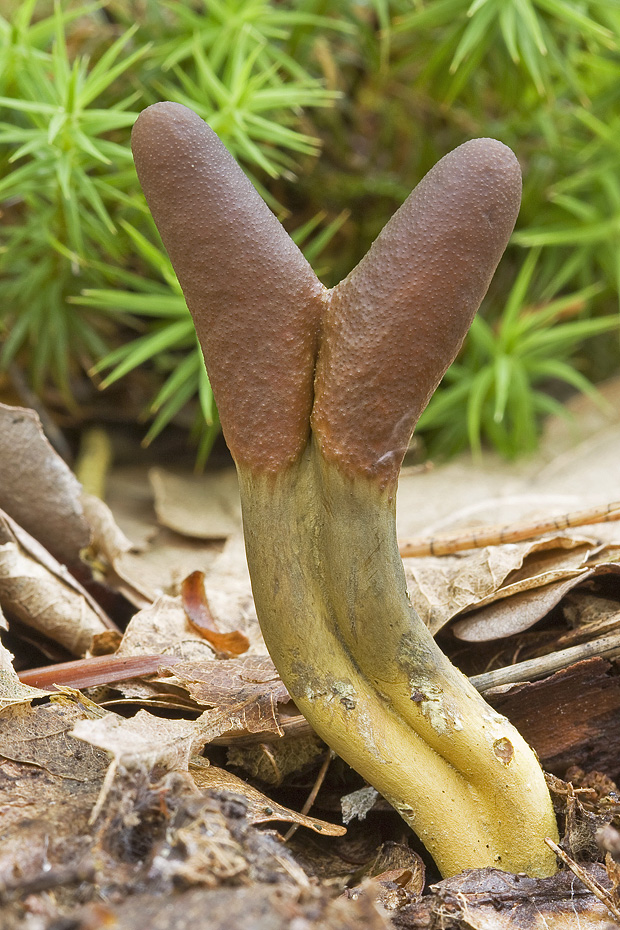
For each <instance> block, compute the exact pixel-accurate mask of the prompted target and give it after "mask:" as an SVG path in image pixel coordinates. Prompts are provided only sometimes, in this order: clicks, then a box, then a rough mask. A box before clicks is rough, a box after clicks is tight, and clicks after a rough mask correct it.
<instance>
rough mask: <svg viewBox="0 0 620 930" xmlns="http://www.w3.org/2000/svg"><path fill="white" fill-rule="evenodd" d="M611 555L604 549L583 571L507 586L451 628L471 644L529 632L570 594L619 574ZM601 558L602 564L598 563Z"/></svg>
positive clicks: (541, 576)
mask: <svg viewBox="0 0 620 930" xmlns="http://www.w3.org/2000/svg"><path fill="white" fill-rule="evenodd" d="M608 553H609V550H607V549H604V550H602V552H600V553H599V554H598V555H597V557H594V558H589V559H588V563H587V564H586V565H584V566H582V567H581V568H574V569H571V568H570V567H565V569H564V570H562V569H558V570H557V571H547V572H543V573H541V574H538V575H533V576H532V577H530V578H527V579H520V580H517V581H516V582H515V583H514V584H507V585H505V586H503V587H501V588H499V589H498V591H497V592H496V594H495V596H494V597H493V598H486V599H485V600H484V601H483V602H482V606H481V607H479V608H478V609H476V610H473V611H471V612H470V613H469V614H468V616H467V617H465V618H464V619H463V620H459V621H457V622H456V623H453V624H452V627H451V629H452V630H453V632H454V634H455V636H457V637H458V638H459V639H463V640H467V641H469V642H483V641H485V640H492V639H501V638H504V637H507V636H513V635H514V634H515V633H520V632H522V631H524V630H527V629H529V628H530V627H531V626H533V625H534V624H535V623H537V622H538V621H539V620H541V619H542V618H543V617H544V616H546V615H547V613H549V611H550V610H551V609H552V608H553V607H555V606H556V604H558V603H559V602H560V601H561V599H562V598H563V597H564V595H565V594H567V593H568V592H569V591H572V590H574V589H575V588H577V587H578V586H579V585H581V584H583V583H584V582H586V581H591V580H592V579H594V578H600V577H602V576H604V575H614V574H619V573H620V562H608V561H606V559H607V558H608ZM597 558H600V559H601V561H599V562H597ZM541 582H542V584H541ZM485 605H487V606H485Z"/></svg>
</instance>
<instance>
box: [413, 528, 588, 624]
mask: <svg viewBox="0 0 620 930" xmlns="http://www.w3.org/2000/svg"><path fill="white" fill-rule="evenodd" d="M598 548H600V547H599V545H598V543H597V541H596V539H594V540H592V539H589V538H588V537H587V536H584V535H583V534H580V535H575V534H570V533H568V534H561V535H558V534H555V535H554V536H552V537H548V538H543V539H538V540H529V541H527V542H522V543H517V544H510V545H505V546H488V547H485V548H484V549H479V550H473V551H471V552H468V553H463V554H459V555H448V556H436V557H435V556H431V557H418V558H411V559H405V560H404V565H405V574H406V577H407V587H408V590H409V597H410V598H411V601H412V603H413V606H414V607H415V609H416V611H417V612H418V614H419V615H420V617H421V618H422V619H423V620H424V622H425V623H426V625H427V626H428V627H429V629H430V630H431V632H432V633H437V632H438V631H439V630H440V629H441V628H442V627H443V626H444V625H445V624H446V623H447V622H448V621H449V620H451V619H452V618H453V617H455V616H457V615H458V614H460V613H462V612H464V611H466V610H471V609H473V608H474V607H477V606H479V605H481V604H488V603H490V602H491V601H494V600H496V599H497V598H499V597H501V596H502V593H501V592H502V591H503V589H504V587H505V586H506V585H507V584H509V583H510V582H511V579H513V578H514V577H515V573H516V572H519V573H520V575H519V576H518V577H519V583H518V584H519V586H518V587H516V588H515V589H514V590H511V591H510V593H518V591H521V590H527V589H529V588H532V587H539V586H540V585H541V584H546V583H548V581H550V580H551V577H552V576H551V575H549V574H548V573H549V572H552V571H553V570H554V563H555V566H556V571H557V573H558V574H559V577H561V578H566V577H573V576H574V575H575V573H578V572H579V571H580V570H582V569H581V567H582V566H583V564H584V563H585V562H586V560H587V558H588V555H589V553H590V551H591V550H593V549H598ZM541 553H545V555H544V568H543V569H541V568H540V563H539V559H540V554H541ZM530 564H531V568H530ZM583 570H584V571H585V569H583ZM541 575H544V576H545V577H546V581H543V580H541ZM556 577H557V575H556Z"/></svg>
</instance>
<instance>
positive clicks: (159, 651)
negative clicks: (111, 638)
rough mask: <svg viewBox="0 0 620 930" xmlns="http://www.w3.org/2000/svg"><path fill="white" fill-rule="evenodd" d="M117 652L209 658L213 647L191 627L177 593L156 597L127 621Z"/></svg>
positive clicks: (134, 654)
mask: <svg viewBox="0 0 620 930" xmlns="http://www.w3.org/2000/svg"><path fill="white" fill-rule="evenodd" d="M118 655H122V656H137V655H170V656H176V657H179V658H183V659H212V658H213V649H212V648H211V646H210V645H209V643H208V642H207V641H206V640H205V639H204V637H202V636H201V635H200V634H199V633H196V632H195V631H194V630H192V629H191V627H190V625H189V623H188V622H187V615H186V613H185V610H184V609H183V604H182V601H181V598H180V597H166V596H162V597H159V598H158V599H157V600H156V601H155V603H154V604H153V605H152V606H151V607H146V608H145V609H144V610H140V611H138V613H137V614H134V616H133V617H132V618H131V620H130V621H129V625H128V627H127V629H126V630H125V635H124V636H123V641H122V643H121V645H120V646H119V649H118Z"/></svg>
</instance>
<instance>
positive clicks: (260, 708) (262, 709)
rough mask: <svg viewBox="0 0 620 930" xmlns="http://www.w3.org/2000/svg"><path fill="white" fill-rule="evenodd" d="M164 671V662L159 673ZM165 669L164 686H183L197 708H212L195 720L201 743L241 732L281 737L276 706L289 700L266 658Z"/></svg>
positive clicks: (194, 663)
mask: <svg viewBox="0 0 620 930" xmlns="http://www.w3.org/2000/svg"><path fill="white" fill-rule="evenodd" d="M164 670H165V664H164V663H162V668H161V672H160V674H163V672H164ZM169 671H170V673H171V676H172V677H171V678H168V679H167V682H166V683H167V684H174V685H175V686H176V687H183V688H185V689H186V690H187V691H188V693H189V694H190V696H191V698H192V699H193V700H194V701H195V702H196V703H197V704H198V705H200V706H202V707H204V706H208V707H212V708H213V709H212V710H208V711H205V713H203V714H202V716H201V717H199V719H198V720H197V721H196V726H197V728H198V732H199V733H200V735H201V738H202V739H203V740H204V742H205V743H208V742H211V741H212V740H213V739H215V738H216V737H218V736H221V735H222V734H223V733H228V732H230V731H239V730H240V731H243V732H244V733H264V734H266V735H268V734H271V735H274V734H277V735H278V736H281V735H282V730H281V728H280V724H279V721H278V716H277V705H278V703H286V702H288V701H290V697H289V694H288V692H287V690H286V688H285V687H284V685H283V684H282V681H281V680H280V677H279V675H278V673H277V671H276V669H275V667H274V665H273V662H272V661H271V659H269V658H268V657H264V658H263V657H261V656H252V657H247V658H239V659H226V660H214V661H211V662H204V661H203V662H179V663H175V664H174V665H173V666H171V667H170V669H169Z"/></svg>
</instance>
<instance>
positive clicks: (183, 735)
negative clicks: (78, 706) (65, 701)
mask: <svg viewBox="0 0 620 930" xmlns="http://www.w3.org/2000/svg"><path fill="white" fill-rule="evenodd" d="M71 736H73V737H75V739H80V740H83V741H84V742H86V743H90V744H91V745H92V746H96V747H97V748H98V749H104V750H105V751H106V752H109V753H110V754H111V755H112V757H113V758H114V760H115V761H116V763H117V764H118V765H122V766H123V768H125V769H132V768H136V767H138V766H140V767H144V768H146V769H152V768H154V767H155V765H158V766H161V767H162V768H164V769H166V771H175V770H180V771H187V766H188V762H189V756H190V752H191V751H192V744H193V743H194V741H195V726H194V722H193V721H191V720H165V719H163V718H161V717H155V716H154V715H153V714H149V713H148V712H147V711H145V710H140V711H138V713H137V714H136V716H135V717H131V718H130V719H129V720H127V719H125V718H124V717H119V716H118V715H117V714H113V713H106V714H105V715H104V716H102V717H100V718H99V719H97V720H79V721H78V722H77V723H76V724H75V726H74V728H73V730H72V732H71ZM200 748H202V747H200Z"/></svg>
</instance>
